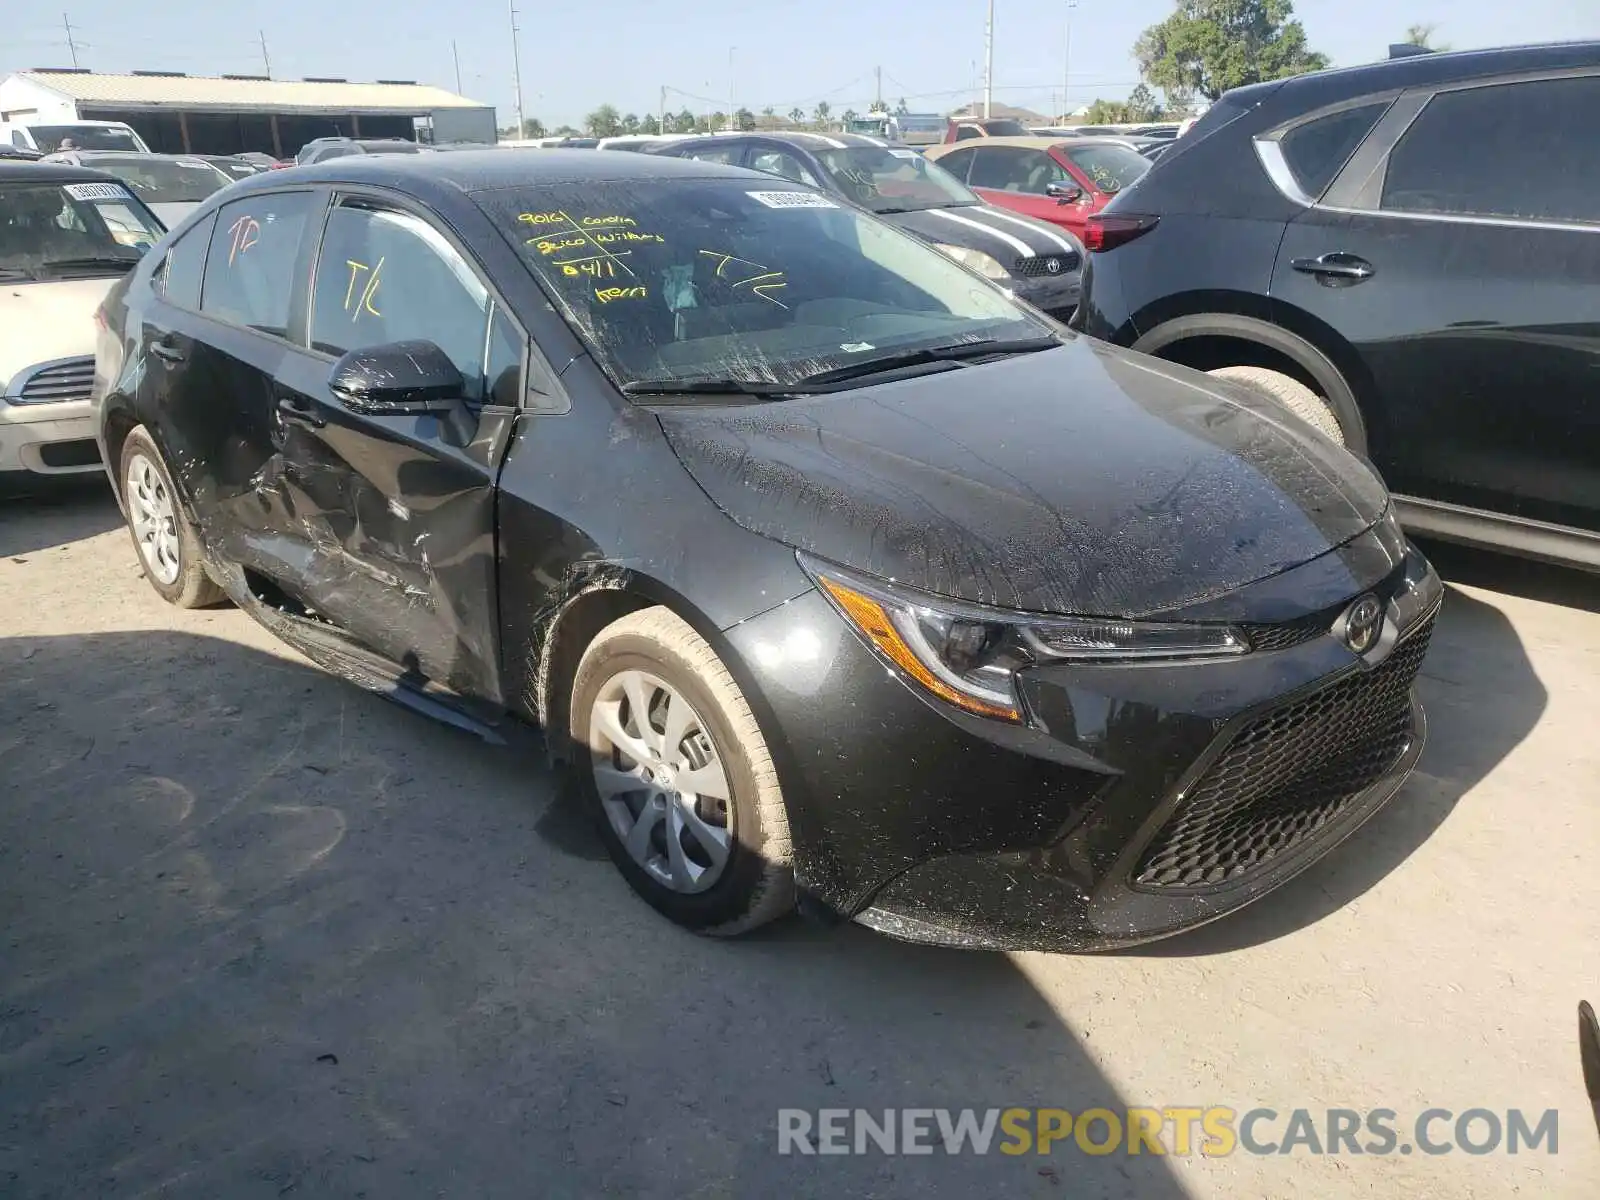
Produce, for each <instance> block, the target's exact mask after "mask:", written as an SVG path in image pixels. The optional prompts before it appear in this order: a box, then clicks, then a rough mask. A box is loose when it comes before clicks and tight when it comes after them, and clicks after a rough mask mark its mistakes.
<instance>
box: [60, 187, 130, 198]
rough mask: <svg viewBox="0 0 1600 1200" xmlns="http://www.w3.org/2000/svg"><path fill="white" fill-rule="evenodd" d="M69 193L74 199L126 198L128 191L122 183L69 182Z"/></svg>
mask: <svg viewBox="0 0 1600 1200" xmlns="http://www.w3.org/2000/svg"><path fill="white" fill-rule="evenodd" d="M65 186H66V189H67V195H69V196H71V197H72V198H73V199H74V200H126V199H127V198H128V193H127V192H126V191H125V190H123V187H122V185H121V184H120V183H69V184H67V185H65Z"/></svg>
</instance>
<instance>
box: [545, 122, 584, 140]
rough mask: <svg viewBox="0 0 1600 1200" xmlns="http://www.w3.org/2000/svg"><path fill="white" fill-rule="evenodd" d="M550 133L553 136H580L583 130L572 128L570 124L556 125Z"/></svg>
mask: <svg viewBox="0 0 1600 1200" xmlns="http://www.w3.org/2000/svg"><path fill="white" fill-rule="evenodd" d="M550 133H551V134H552V135H553V136H555V137H580V136H582V134H583V130H581V129H574V128H573V127H572V126H571V125H557V126H556V127H555V128H554V129H552V130H551V131H550Z"/></svg>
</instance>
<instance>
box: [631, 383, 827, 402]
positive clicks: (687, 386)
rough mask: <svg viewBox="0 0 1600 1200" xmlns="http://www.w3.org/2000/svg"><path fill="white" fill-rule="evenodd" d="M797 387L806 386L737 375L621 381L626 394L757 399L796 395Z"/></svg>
mask: <svg viewBox="0 0 1600 1200" xmlns="http://www.w3.org/2000/svg"><path fill="white" fill-rule="evenodd" d="M797 390H800V391H804V390H805V389H803V388H802V389H796V388H793V387H786V386H785V385H783V384H781V383H763V382H760V381H757V380H752V381H750V382H748V383H746V382H743V381H741V380H738V379H636V380H634V381H633V382H632V383H625V384H623V385H622V394H623V395H625V396H753V397H754V398H756V399H758V400H770V399H772V398H773V397H775V396H789V395H793V394H794V393H795V392H796V391H797Z"/></svg>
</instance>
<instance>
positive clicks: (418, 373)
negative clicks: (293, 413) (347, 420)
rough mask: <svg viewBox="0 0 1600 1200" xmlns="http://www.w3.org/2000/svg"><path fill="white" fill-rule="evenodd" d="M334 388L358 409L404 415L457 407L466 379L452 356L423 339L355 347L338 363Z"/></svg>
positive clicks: (331, 380) (378, 414) (365, 412)
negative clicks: (360, 347)
mask: <svg viewBox="0 0 1600 1200" xmlns="http://www.w3.org/2000/svg"><path fill="white" fill-rule="evenodd" d="M328 390H329V391H331V392H333V394H334V395H336V396H338V397H339V399H340V400H342V401H343V402H344V404H345V405H346V406H347V407H348V408H349V409H350V410H351V411H352V412H358V413H361V414H363V415H365V416H369V417H404V416H418V415H421V414H426V413H433V414H444V413H449V412H453V411H455V410H456V409H457V408H459V407H460V405H461V401H462V398H463V396H464V394H465V392H466V382H465V381H464V380H463V379H462V378H461V372H460V371H458V370H456V365H455V363H453V362H451V361H450V356H449V355H447V354H446V353H445V352H444V351H443V350H441V349H439V347H438V346H436V345H434V344H433V343H432V342H429V341H420V340H419V341H411V342H390V343H388V344H387V345H383V346H367V347H364V348H362V349H360V350H352V351H350V352H349V353H348V354H346V355H345V356H344V357H343V358H341V359H340V360H339V361H338V362H336V363H334V364H333V373H332V374H331V375H330V376H329V377H328Z"/></svg>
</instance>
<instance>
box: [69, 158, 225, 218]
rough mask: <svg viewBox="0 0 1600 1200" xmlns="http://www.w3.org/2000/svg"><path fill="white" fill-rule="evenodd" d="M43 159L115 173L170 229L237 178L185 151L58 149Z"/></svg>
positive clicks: (109, 173) (110, 173)
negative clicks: (161, 152) (182, 152)
mask: <svg viewBox="0 0 1600 1200" xmlns="http://www.w3.org/2000/svg"><path fill="white" fill-rule="evenodd" d="M40 161H41V162H48V163H66V164H70V165H72V166H77V167H89V168H91V169H93V170H96V171H104V172H106V174H108V175H115V176H116V177H117V178H118V179H120V180H122V182H123V183H125V184H127V185H128V187H129V188H130V189H132V191H133V194H134V195H136V196H138V197H139V199H141V200H143V201H144V202H145V203H146V204H147V205H149V206H150V208H151V209H153V210H154V211H155V214H156V216H158V217H160V218H161V220H162V223H163V224H165V225H166V226H167V227H168V228H169V229H170V228H171V227H172V226H174V225H176V224H177V223H178V222H179V221H181V220H183V218H184V217H185V216H187V215H188V214H189V212H190V210H192V209H194V208H198V207H199V205H200V202H201V201H202V200H204V199H205V198H206V197H208V196H210V195H211V194H212V193H213V192H216V191H220V190H221V189H223V188H225V187H227V186H228V184H230V183H232V182H233V177H232V176H231V175H229V174H228V173H227V172H225V171H222V170H219V169H218V168H216V167H214V166H212V165H211V164H210V163H208V162H206V161H205V160H204V159H203V158H195V157H191V156H189V155H184V154H134V153H132V152H124V151H117V150H57V151H56V152H55V153H54V154H47V155H45V157H44V158H43V159H41V160H40Z"/></svg>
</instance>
